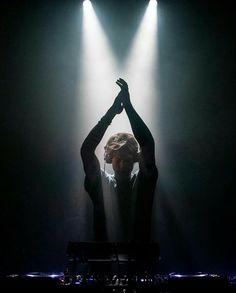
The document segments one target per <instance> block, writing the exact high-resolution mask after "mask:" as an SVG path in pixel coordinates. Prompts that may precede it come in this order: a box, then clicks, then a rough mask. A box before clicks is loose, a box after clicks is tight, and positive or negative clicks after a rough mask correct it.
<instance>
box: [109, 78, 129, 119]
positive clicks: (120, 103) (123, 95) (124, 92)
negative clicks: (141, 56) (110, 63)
mask: <svg viewBox="0 0 236 293" xmlns="http://www.w3.org/2000/svg"><path fill="white" fill-rule="evenodd" d="M116 84H117V85H118V86H119V87H120V89H121V90H120V92H119V94H118V95H117V97H116V98H115V101H114V103H113V105H112V108H113V110H114V112H115V113H116V114H120V113H121V112H122V111H123V109H124V108H125V106H126V105H127V104H128V103H130V95H129V88H128V84H127V82H126V81H125V80H124V79H122V78H119V79H118V80H117V81H116Z"/></svg>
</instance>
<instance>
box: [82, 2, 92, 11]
mask: <svg viewBox="0 0 236 293" xmlns="http://www.w3.org/2000/svg"><path fill="white" fill-rule="evenodd" d="M83 7H84V9H87V10H90V9H92V4H91V1H90V0H84V1H83Z"/></svg>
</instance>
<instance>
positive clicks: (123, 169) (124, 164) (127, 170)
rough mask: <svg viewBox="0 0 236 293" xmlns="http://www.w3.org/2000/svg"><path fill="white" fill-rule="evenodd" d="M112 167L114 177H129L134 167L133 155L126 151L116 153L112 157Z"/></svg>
mask: <svg viewBox="0 0 236 293" xmlns="http://www.w3.org/2000/svg"><path fill="white" fill-rule="evenodd" d="M112 167H113V169H114V172H115V174H116V175H119V176H122V177H129V176H130V174H131V172H132V170H133V167H134V158H133V155H132V154H131V153H130V152H127V151H126V150H119V151H116V152H115V153H114V154H113V157H112Z"/></svg>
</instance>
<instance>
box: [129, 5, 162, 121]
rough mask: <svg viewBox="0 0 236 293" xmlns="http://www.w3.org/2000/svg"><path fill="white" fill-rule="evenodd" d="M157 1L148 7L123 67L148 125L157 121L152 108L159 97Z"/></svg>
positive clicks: (136, 104)
mask: <svg viewBox="0 0 236 293" xmlns="http://www.w3.org/2000/svg"><path fill="white" fill-rule="evenodd" d="M154 2H155V3H156V1H150V2H149V4H148V6H147V8H146V11H145V13H144V16H143V19H142V20H141V22H140V26H139V29H138V31H137V33H136V36H135V37H134V42H133V45H132V47H131V50H130V53H129V55H128V58H127V62H126V68H125V70H124V72H125V75H126V76H127V77H128V80H129V84H130V88H131V90H132V95H131V96H132V97H133V99H135V106H136V107H137V109H138V112H139V113H140V114H141V116H142V117H143V119H144V120H145V121H146V122H147V124H148V125H149V126H151V125H155V122H156V121H154V120H155V116H156V115H155V114H156V113H153V109H155V106H154V104H155V103H154V101H155V99H157V89H156V86H155V84H156V65H157V9H153V5H154V4H155V3H154ZM155 7H156V6H155ZM144 105H145V106H144Z"/></svg>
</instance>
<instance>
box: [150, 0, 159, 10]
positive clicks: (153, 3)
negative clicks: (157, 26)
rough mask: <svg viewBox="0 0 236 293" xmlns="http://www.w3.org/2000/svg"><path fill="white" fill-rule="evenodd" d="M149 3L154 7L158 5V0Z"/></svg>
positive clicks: (151, 0)
mask: <svg viewBox="0 0 236 293" xmlns="http://www.w3.org/2000/svg"><path fill="white" fill-rule="evenodd" d="M149 5H150V6H151V7H153V8H154V7H156V6H157V1H156V0H150V1H149Z"/></svg>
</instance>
